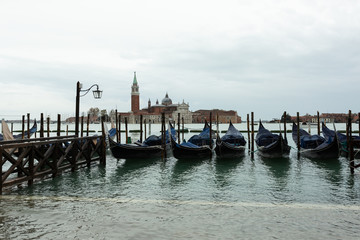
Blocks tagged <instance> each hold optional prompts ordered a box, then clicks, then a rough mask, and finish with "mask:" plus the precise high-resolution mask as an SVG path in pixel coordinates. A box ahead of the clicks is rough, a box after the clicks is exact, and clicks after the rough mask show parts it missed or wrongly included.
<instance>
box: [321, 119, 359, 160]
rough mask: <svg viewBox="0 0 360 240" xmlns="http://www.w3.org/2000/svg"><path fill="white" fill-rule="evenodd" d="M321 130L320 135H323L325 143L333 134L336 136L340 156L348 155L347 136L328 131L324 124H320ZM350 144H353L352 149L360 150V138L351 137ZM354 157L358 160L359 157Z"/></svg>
mask: <svg viewBox="0 0 360 240" xmlns="http://www.w3.org/2000/svg"><path fill="white" fill-rule="evenodd" d="M321 129H322V133H323V135H324V138H325V140H326V141H328V139H331V138H334V137H335V134H336V137H337V139H338V143H339V149H340V154H341V155H342V156H346V155H347V153H348V149H347V148H348V143H347V136H346V135H345V134H343V133H340V132H338V131H334V130H331V129H329V128H328V127H327V126H326V125H325V124H324V123H322V127H321ZM352 142H353V147H354V149H356V150H359V149H360V136H352ZM356 152H358V151H356ZM357 155H358V154H357ZM356 157H357V158H358V157H360V156H359V155H358V156H356Z"/></svg>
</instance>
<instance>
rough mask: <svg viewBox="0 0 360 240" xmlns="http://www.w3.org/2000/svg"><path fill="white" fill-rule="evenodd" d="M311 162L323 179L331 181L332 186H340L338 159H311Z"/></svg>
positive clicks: (340, 167)
mask: <svg viewBox="0 0 360 240" xmlns="http://www.w3.org/2000/svg"><path fill="white" fill-rule="evenodd" d="M311 163H312V164H313V166H315V167H316V168H317V169H318V170H320V171H319V173H320V176H322V177H323V178H324V179H325V180H327V181H328V182H329V183H331V184H332V185H334V186H340V185H341V182H342V180H343V178H342V176H341V171H342V170H341V169H342V166H341V163H340V161H339V159H326V160H316V159H312V160H311Z"/></svg>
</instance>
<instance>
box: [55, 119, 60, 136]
mask: <svg viewBox="0 0 360 240" xmlns="http://www.w3.org/2000/svg"><path fill="white" fill-rule="evenodd" d="M60 131H61V115H60V114H58V118H57V134H56V136H58V137H60Z"/></svg>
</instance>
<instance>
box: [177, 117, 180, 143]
mask: <svg viewBox="0 0 360 240" xmlns="http://www.w3.org/2000/svg"><path fill="white" fill-rule="evenodd" d="M177 137H178V143H179V144H180V113H178V136H177Z"/></svg>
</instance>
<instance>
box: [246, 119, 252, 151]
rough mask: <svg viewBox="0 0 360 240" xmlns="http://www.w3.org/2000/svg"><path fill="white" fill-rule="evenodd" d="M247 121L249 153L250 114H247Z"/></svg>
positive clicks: (249, 146) (249, 147)
mask: <svg viewBox="0 0 360 240" xmlns="http://www.w3.org/2000/svg"><path fill="white" fill-rule="evenodd" d="M246 123H247V134H248V153H250V149H251V139H250V116H249V114H247V119H246Z"/></svg>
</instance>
